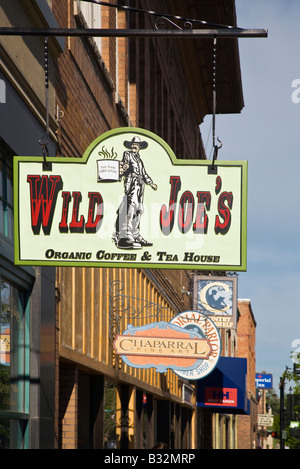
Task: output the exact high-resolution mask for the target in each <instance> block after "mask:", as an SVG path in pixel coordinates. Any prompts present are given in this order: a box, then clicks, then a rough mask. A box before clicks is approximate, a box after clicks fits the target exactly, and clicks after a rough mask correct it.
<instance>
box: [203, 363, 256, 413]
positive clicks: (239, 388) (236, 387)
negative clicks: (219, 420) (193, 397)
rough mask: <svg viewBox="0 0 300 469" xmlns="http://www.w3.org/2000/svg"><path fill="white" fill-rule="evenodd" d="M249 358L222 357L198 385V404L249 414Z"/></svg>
mask: <svg viewBox="0 0 300 469" xmlns="http://www.w3.org/2000/svg"><path fill="white" fill-rule="evenodd" d="M246 383H247V359H246V358H234V357H220V358H219V361H218V364H217V366H216V367H215V369H214V370H213V371H212V372H211V373H210V375H209V376H206V377H205V378H203V379H200V380H199V381H198V383H197V384H198V385H197V406H198V407H206V408H210V409H214V411H215V412H218V413H230V414H244V415H249V402H248V399H247V385H246Z"/></svg>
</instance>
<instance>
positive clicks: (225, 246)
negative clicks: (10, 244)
mask: <svg viewBox="0 0 300 469" xmlns="http://www.w3.org/2000/svg"><path fill="white" fill-rule="evenodd" d="M47 161H48V162H49V163H51V165H50V169H49V170H48V171H45V170H44V167H43V158H40V157H15V159H14V197H15V198H14V204H15V205H14V207H15V263H16V264H28V265H44V264H45V265H73V266H74V265H87V266H112V265H114V266H118V265H120V266H121V265H122V267H151V268H191V269H197V268H198V269H202V270H203V269H207V270H211V269H214V270H246V205H247V202H246V198H247V163H246V162H244V161H222V162H221V161H220V162H218V163H217V165H216V166H215V168H214V169H213V170H212V169H211V163H210V162H209V161H205V160H184V159H177V158H176V157H175V155H174V153H173V152H172V150H171V149H170V147H169V146H168V145H167V144H166V142H164V141H163V140H162V139H160V138H159V137H158V136H156V135H154V134H152V133H151V132H148V131H146V130H142V129H136V128H120V129H115V130H112V131H109V132H107V133H105V134H104V135H102V136H100V137H99V138H97V139H96V140H95V141H94V142H93V143H92V144H91V145H90V146H89V147H88V149H87V150H86V152H85V153H84V155H83V157H82V158H61V157H57V158H48V160H47Z"/></svg>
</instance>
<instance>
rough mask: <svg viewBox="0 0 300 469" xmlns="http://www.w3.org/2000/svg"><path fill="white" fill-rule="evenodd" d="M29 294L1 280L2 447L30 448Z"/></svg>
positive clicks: (0, 393)
mask: <svg viewBox="0 0 300 469" xmlns="http://www.w3.org/2000/svg"><path fill="white" fill-rule="evenodd" d="M26 310H27V295H26V292H25V291H23V290H20V289H18V288H16V287H15V286H13V285H12V284H11V283H10V282H8V281H7V280H5V279H4V278H0V448H14V449H22V448H25V447H26V446H27V434H28V432H27V431H26V430H27V426H28V425H27V423H28V411H29V409H28V407H29V404H28V390H29V345H28V337H29V333H28V324H27V317H28V314H27V311H26Z"/></svg>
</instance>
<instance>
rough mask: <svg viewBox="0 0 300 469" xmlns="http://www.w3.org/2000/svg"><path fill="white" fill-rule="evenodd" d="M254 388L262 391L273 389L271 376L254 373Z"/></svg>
mask: <svg viewBox="0 0 300 469" xmlns="http://www.w3.org/2000/svg"><path fill="white" fill-rule="evenodd" d="M255 387H256V388H263V389H272V388H273V376H272V375H265V374H262V373H256V375H255Z"/></svg>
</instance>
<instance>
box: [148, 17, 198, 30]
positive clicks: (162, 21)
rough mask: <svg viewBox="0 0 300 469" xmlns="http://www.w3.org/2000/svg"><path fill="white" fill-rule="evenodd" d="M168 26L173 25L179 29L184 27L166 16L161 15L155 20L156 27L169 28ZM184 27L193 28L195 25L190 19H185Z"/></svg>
mask: <svg viewBox="0 0 300 469" xmlns="http://www.w3.org/2000/svg"><path fill="white" fill-rule="evenodd" d="M178 19H179V20H182V18H181V17H178ZM167 26H171V27H174V28H177V29H180V30H181V31H182V29H183V28H181V27H180V26H178V24H176V23H174V21H171V20H170V19H169V18H166V17H165V16H161V17H159V18H157V20H156V21H155V29H157V30H159V29H167ZM183 27H184V29H193V25H192V23H191V22H190V21H187V20H185V21H184V24H183Z"/></svg>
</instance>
